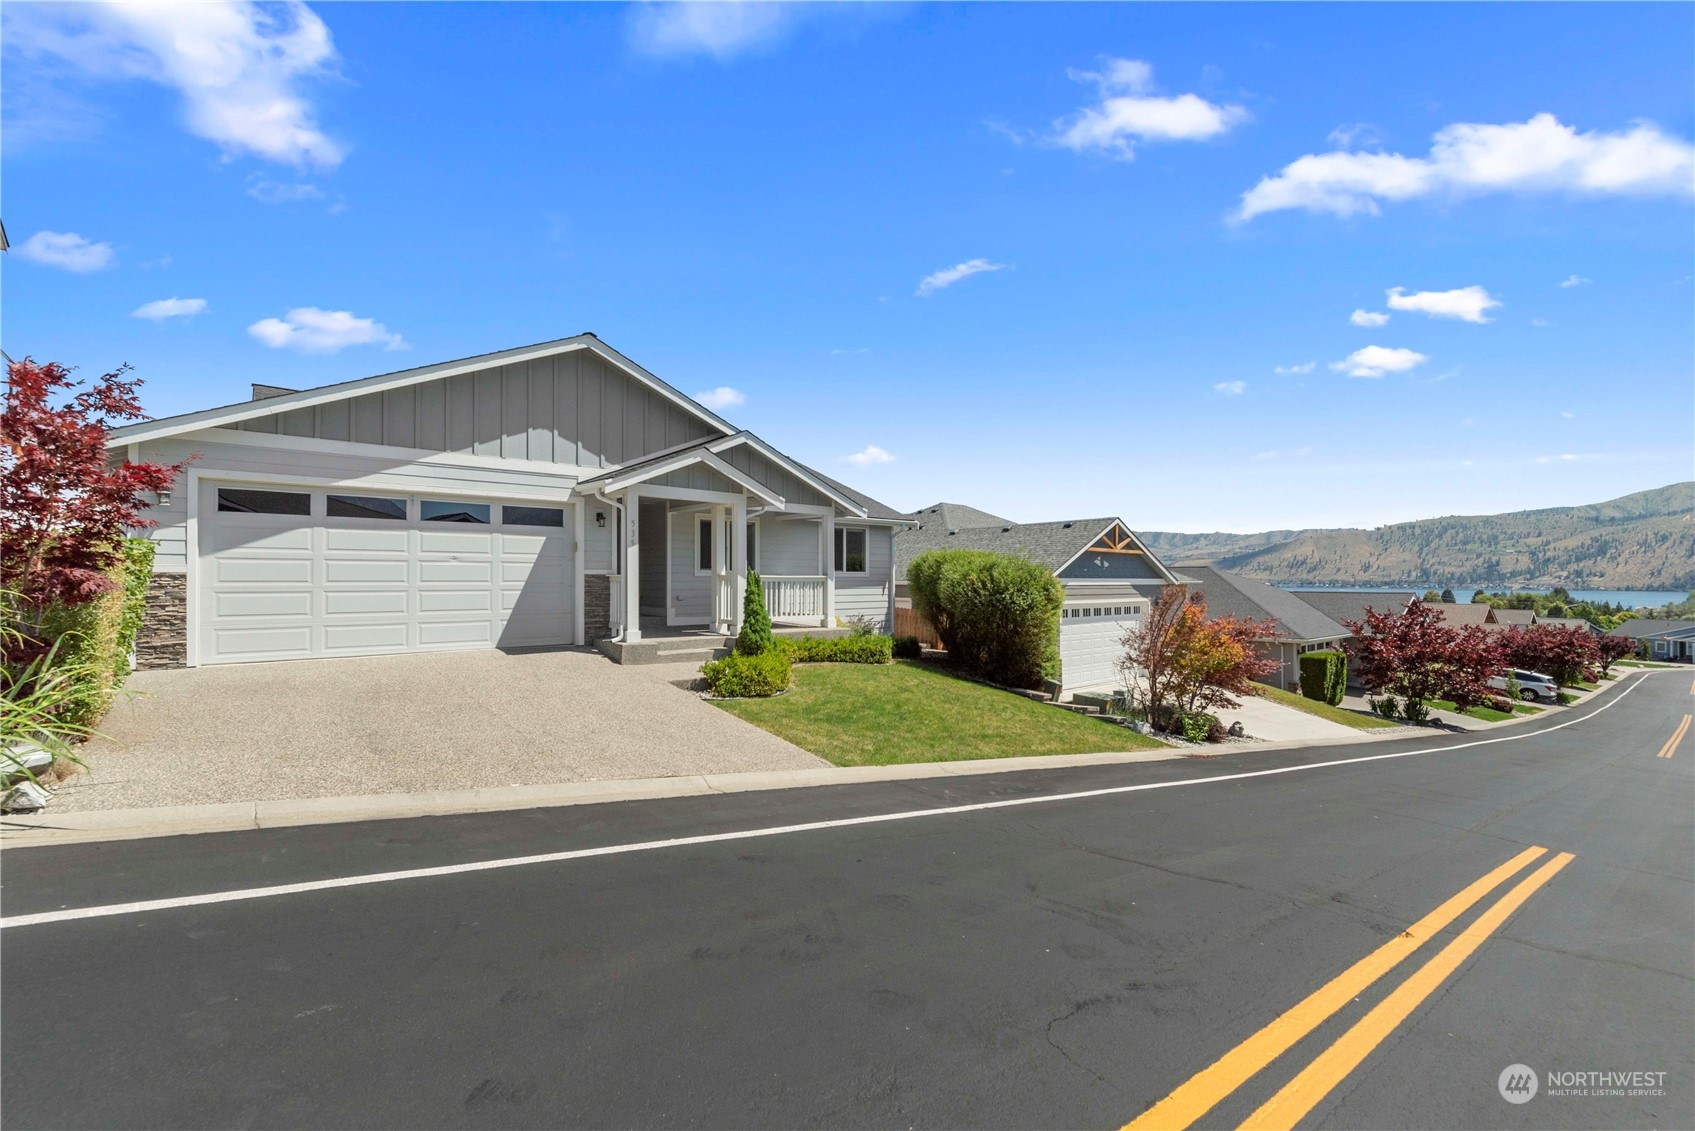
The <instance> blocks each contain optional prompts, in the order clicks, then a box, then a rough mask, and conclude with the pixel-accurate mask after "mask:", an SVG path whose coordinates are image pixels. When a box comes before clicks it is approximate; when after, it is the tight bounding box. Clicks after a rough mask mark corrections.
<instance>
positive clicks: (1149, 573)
mask: <svg viewBox="0 0 1695 1131" xmlns="http://www.w3.org/2000/svg"><path fill="white" fill-rule="evenodd" d="M905 517H906V518H908V519H909V520H911V522H912V525H910V526H908V527H907V528H905V529H903V530H901V531H899V532H897V533H896V535H895V538H894V550H895V579H896V588H895V600H896V603H897V604H899V605H901V606H903V607H910V605H911V599H910V595H909V594H908V592H907V587H906V567H907V566H908V565H910V564H911V563H912V559H913V558H916V557H917V556H918V555H919V554H922V553H924V552H925V551H926V550H989V551H992V552H994V553H999V554H1013V555H1017V556H1019V557H1025V558H1029V559H1030V560H1032V561H1034V562H1037V563H1038V564H1040V565H1043V566H1046V567H1047V568H1048V569H1049V570H1051V571H1052V572H1053V574H1054V576H1055V577H1057V578H1059V582H1060V585H1061V586H1062V587H1063V588H1064V589H1065V605H1064V607H1063V608H1062V609H1061V611H1060V620H1059V657H1060V667H1061V674H1060V678H1061V682H1062V683H1063V685H1064V686H1065V688H1066V689H1067V690H1076V689H1078V688H1082V687H1094V686H1099V685H1103V684H1109V683H1116V682H1117V681H1118V660H1119V658H1120V657H1121V656H1123V654H1124V648H1123V645H1122V644H1121V643H1120V642H1121V641H1122V640H1123V638H1124V634H1125V633H1126V632H1128V631H1129V630H1131V629H1132V628H1138V627H1140V626H1141V623H1142V615H1143V614H1144V613H1145V612H1147V609H1148V603H1149V602H1150V601H1151V600H1153V599H1154V598H1157V597H1158V596H1159V593H1160V590H1161V588H1162V587H1164V586H1165V585H1168V584H1170V583H1172V582H1173V581H1175V580H1177V578H1176V575H1175V574H1173V573H1172V572H1171V571H1170V570H1169V569H1167V568H1166V567H1165V565H1164V564H1163V563H1162V562H1161V561H1160V560H1159V558H1157V557H1155V556H1154V554H1153V553H1152V552H1151V551H1149V550H1148V548H1147V547H1145V546H1143V545H1142V543H1141V542H1140V540H1138V539H1137V537H1136V535H1135V534H1134V533H1132V532H1131V530H1130V528H1129V527H1128V526H1126V525H1125V524H1124V521H1123V520H1122V519H1118V518H1080V519H1073V520H1071V521H1069V522H1026V523H1015V522H1010V521H1008V520H1006V519H1003V518H999V517H997V516H995V515H992V514H989V513H988V512H987V511H980V510H977V509H975V508H973V507H967V506H962V505H960V504H958V503H937V504H935V505H934V506H928V507H923V508H921V509H919V510H917V511H915V512H913V513H912V514H910V515H907V516H905ZM984 520H987V521H984Z"/></svg>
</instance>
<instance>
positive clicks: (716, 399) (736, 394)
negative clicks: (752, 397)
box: [694, 385, 747, 410]
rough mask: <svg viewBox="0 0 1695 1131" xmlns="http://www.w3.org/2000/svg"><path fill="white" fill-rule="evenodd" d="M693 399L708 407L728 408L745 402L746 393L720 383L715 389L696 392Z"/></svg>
mask: <svg viewBox="0 0 1695 1131" xmlns="http://www.w3.org/2000/svg"><path fill="white" fill-rule="evenodd" d="M694 399H695V400H697V401H699V402H700V403H701V404H703V405H705V406H706V407H707V408H710V409H714V410H716V409H720V408H729V407H731V406H732V405H739V404H746V403H747V394H745V393H743V392H742V391H741V390H740V389H732V388H730V386H728V385H720V386H718V387H717V388H716V389H712V390H709V391H708V392H704V393H696V394H695V395H694Z"/></svg>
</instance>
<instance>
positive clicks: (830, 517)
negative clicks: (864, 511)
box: [818, 510, 836, 628]
mask: <svg viewBox="0 0 1695 1131" xmlns="http://www.w3.org/2000/svg"><path fill="white" fill-rule="evenodd" d="M818 533H819V542H820V545H819V547H818V563H819V565H820V566H821V567H822V568H820V569H819V571H818V572H819V573H821V574H823V575H824V624H823V627H824V628H835V627H836V512H835V511H833V510H832V511H831V512H830V513H829V514H827V515H825V516H824V521H823V523H822V524H821V525H820V527H819V532H818Z"/></svg>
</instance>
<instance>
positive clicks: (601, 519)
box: [594, 511, 606, 530]
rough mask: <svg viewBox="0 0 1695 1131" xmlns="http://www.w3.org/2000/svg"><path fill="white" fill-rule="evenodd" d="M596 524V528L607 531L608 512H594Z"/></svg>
mask: <svg viewBox="0 0 1695 1131" xmlns="http://www.w3.org/2000/svg"><path fill="white" fill-rule="evenodd" d="M594 524H595V525H596V526H598V527H600V528H601V529H602V530H604V529H606V512H605V511H595V512H594Z"/></svg>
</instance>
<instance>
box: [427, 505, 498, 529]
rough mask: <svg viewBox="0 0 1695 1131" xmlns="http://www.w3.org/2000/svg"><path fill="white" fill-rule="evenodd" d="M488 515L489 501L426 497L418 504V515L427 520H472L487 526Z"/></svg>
mask: <svg viewBox="0 0 1695 1131" xmlns="http://www.w3.org/2000/svg"><path fill="white" fill-rule="evenodd" d="M488 516H489V505H488V504H487V503H455V502H443V501H442V500H440V499H425V500H424V501H423V502H421V503H419V504H418V517H419V518H422V519H423V520H424V521H425V522H470V523H476V524H479V525H482V526H487V525H488Z"/></svg>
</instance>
